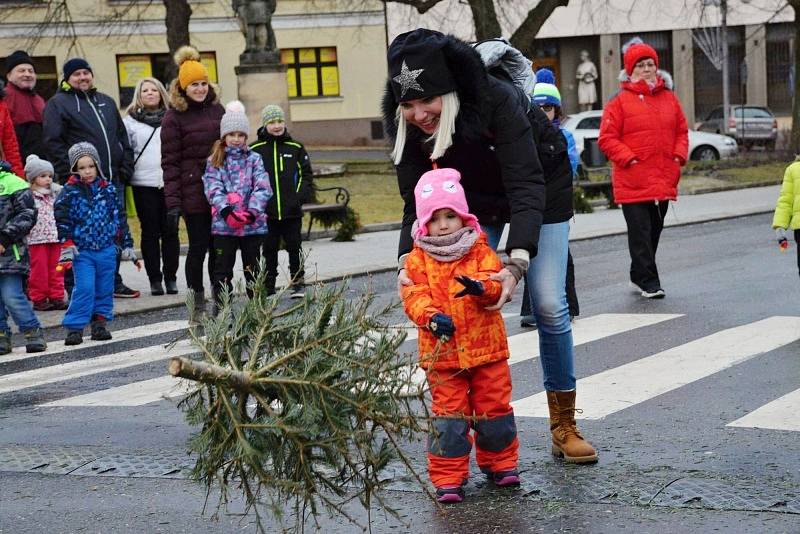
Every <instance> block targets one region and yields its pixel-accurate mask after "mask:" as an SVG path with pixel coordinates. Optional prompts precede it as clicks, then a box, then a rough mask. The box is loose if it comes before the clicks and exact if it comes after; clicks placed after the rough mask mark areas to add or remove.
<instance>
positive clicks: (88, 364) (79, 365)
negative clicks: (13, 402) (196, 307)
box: [0, 340, 198, 394]
mask: <svg viewBox="0 0 800 534" xmlns="http://www.w3.org/2000/svg"><path fill="white" fill-rule="evenodd" d="M197 351H198V349H197V347H195V346H193V345H192V343H191V341H190V340H181V341H178V342H177V343H175V344H174V345H173V346H172V347H170V348H169V350H167V348H166V347H165V346H164V345H152V346H149V347H140V348H138V349H133V350H126V351H123V352H116V353H114V354H107V355H105V356H98V357H96V358H87V359H85V360H78V361H75V362H69V363H63V364H59V365H51V366H48V367H42V368H40V369H32V370H30V371H22V372H20V373H14V374H10V375H5V376H2V377H0V394H3V393H9V392H11V391H18V390H20V389H26V388H32V387H36V386H41V385H44V384H52V383H53V382H64V381H66V380H72V379H75V378H80V377H82V376H87V375H93V374H97V373H104V372H107V371H113V370H116V369H123V368H125V367H133V366H134V365H141V364H144V363H150V362H156V361H159V360H164V359H166V358H172V357H174V356H185V355H187V354H192V353H195V352H197Z"/></svg>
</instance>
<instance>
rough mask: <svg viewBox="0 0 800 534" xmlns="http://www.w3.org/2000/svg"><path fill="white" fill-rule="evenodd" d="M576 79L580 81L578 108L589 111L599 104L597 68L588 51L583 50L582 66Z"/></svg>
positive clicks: (579, 66) (579, 67)
mask: <svg viewBox="0 0 800 534" xmlns="http://www.w3.org/2000/svg"><path fill="white" fill-rule="evenodd" d="M575 77H576V78H577V79H578V107H579V108H580V110H581V111H589V110H591V109H592V107H593V106H594V103H595V102H597V88H596V87H595V81H597V67H595V65H594V63H592V60H591V58H590V57H589V52H587V51H586V50H581V64H580V65H578V70H577V72H576V74H575Z"/></svg>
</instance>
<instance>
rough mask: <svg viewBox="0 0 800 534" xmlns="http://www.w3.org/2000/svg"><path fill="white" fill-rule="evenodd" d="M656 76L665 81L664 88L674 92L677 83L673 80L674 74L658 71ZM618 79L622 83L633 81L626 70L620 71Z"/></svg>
mask: <svg viewBox="0 0 800 534" xmlns="http://www.w3.org/2000/svg"><path fill="white" fill-rule="evenodd" d="M656 75H657V76H658V77H659V78H661V79H662V80H664V87H666V88H667V89H669V90H670V91H673V90H674V87H675V83H674V82H673V80H672V74H670V73H669V72H667V71H665V70H662V69H658V71H657V72H656ZM617 79H618V80H619V81H620V82H629V81H631V77H630V76H629V75H628V73H627V72H625V69H622V70H621V71H619V76H618V78H617Z"/></svg>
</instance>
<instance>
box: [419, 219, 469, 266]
mask: <svg viewBox="0 0 800 534" xmlns="http://www.w3.org/2000/svg"><path fill="white" fill-rule="evenodd" d="M415 224H416V223H415ZM479 236H480V234H479V233H478V232H477V231H476V230H475V228H473V227H472V226H465V227H464V228H461V229H460V230H456V231H455V232H453V233H452V234H447V235H442V236H438V237H434V236H431V235H426V236H422V237H418V238H417V239H416V240H415V241H414V242H415V243H416V244H417V246H418V247H419V248H421V249H422V250H424V251H425V253H427V254H428V255H429V256H430V257H432V258H433V259H435V260H437V261H444V262H451V261H457V260H460V259H461V258H463V257H464V256H465V255H466V254H467V252H469V249H471V248H472V245H474V244H475V242H476V241H477V240H478V237H479Z"/></svg>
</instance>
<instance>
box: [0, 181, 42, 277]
mask: <svg viewBox="0 0 800 534" xmlns="http://www.w3.org/2000/svg"><path fill="white" fill-rule="evenodd" d="M35 223H36V205H35V204H34V202H33V194H32V193H31V190H30V188H29V187H28V183H27V182H26V181H25V180H23V179H22V178H20V177H19V176H16V175H14V174H13V173H11V172H8V171H7V170H4V169H0V244H1V245H3V248H4V249H5V250H4V251H3V253H2V254H0V274H21V275H27V274H28V272H29V271H30V269H31V260H30V255H29V254H28V246H27V245H26V244H25V236H27V235H28V234H29V233H30V231H31V228H33V225H34V224H35Z"/></svg>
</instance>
